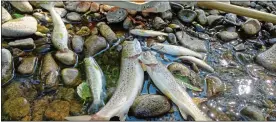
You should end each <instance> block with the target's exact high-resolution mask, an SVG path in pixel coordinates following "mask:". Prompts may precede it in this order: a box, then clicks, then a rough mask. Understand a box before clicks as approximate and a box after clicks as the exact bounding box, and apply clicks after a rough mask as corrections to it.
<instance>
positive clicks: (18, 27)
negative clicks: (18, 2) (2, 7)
mask: <svg viewBox="0 0 276 122" xmlns="http://www.w3.org/2000/svg"><path fill="white" fill-rule="evenodd" d="M36 30H37V21H36V19H35V18H34V17H31V16H25V17H22V18H18V19H13V20H10V21H8V22H6V23H4V24H3V25H2V36H9V37H22V36H29V35H32V34H34V33H35V32H36Z"/></svg>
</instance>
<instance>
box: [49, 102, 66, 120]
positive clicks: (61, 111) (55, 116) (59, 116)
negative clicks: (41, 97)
mask: <svg viewBox="0 0 276 122" xmlns="http://www.w3.org/2000/svg"><path fill="white" fill-rule="evenodd" d="M69 111H70V103H69V102H67V101H63V100H55V101H53V102H52V103H50V105H49V106H48V108H47V109H46V111H45V117H46V118H48V119H50V120H55V121H62V120H64V118H65V117H66V116H69Z"/></svg>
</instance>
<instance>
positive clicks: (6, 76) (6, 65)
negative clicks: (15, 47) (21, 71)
mask: <svg viewBox="0 0 276 122" xmlns="http://www.w3.org/2000/svg"><path fill="white" fill-rule="evenodd" d="M12 77H13V58H12V55H11V52H10V51H9V50H7V49H4V48H3V49H1V84H4V83H7V82H8V81H9V80H10V79H11V78H12Z"/></svg>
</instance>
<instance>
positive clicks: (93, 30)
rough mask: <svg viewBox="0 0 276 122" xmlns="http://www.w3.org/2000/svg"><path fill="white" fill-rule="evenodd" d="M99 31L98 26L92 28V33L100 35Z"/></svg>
mask: <svg viewBox="0 0 276 122" xmlns="http://www.w3.org/2000/svg"><path fill="white" fill-rule="evenodd" d="M98 33H99V31H98V28H93V29H92V30H91V35H98Z"/></svg>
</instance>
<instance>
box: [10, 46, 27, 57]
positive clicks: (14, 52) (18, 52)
mask: <svg viewBox="0 0 276 122" xmlns="http://www.w3.org/2000/svg"><path fill="white" fill-rule="evenodd" d="M25 54H26V53H25V52H24V51H23V50H20V49H18V48H12V55H13V56H14V57H19V56H24V55H25Z"/></svg>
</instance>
